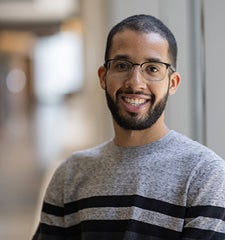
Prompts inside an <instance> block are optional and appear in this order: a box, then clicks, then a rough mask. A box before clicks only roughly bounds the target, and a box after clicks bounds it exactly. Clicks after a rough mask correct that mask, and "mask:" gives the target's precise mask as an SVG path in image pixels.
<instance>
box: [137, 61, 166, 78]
mask: <svg viewBox="0 0 225 240" xmlns="http://www.w3.org/2000/svg"><path fill="white" fill-rule="evenodd" d="M141 70H142V73H143V76H144V78H145V79H146V80H148V81H161V80H163V79H164V78H165V76H166V72H167V66H166V65H165V64H163V63H157V62H148V63H144V64H142V65H141Z"/></svg>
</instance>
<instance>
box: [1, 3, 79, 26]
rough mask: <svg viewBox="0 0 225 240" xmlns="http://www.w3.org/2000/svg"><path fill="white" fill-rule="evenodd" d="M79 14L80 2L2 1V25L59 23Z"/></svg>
mask: <svg viewBox="0 0 225 240" xmlns="http://www.w3.org/2000/svg"><path fill="white" fill-rule="evenodd" d="M78 12H79V0H0V24H9V25H10V24H17V25H19V24H24V23H30V24H32V23H43V22H45V23H46V22H59V21H62V20H64V19H66V18H68V17H70V16H74V15H75V14H77V13H78Z"/></svg>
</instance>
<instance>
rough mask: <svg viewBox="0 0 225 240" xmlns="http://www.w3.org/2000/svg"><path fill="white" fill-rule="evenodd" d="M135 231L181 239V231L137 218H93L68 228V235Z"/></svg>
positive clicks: (169, 238) (164, 237) (174, 239)
mask: <svg viewBox="0 0 225 240" xmlns="http://www.w3.org/2000/svg"><path fill="white" fill-rule="evenodd" d="M126 231H130V232H135V233H138V234H144V235H148V236H154V237H159V238H163V239H165V240H166V239H168V240H171V239H173V240H176V239H180V236H181V233H180V232H177V231H174V230H170V229H166V228H163V227H158V226H154V225H151V224H148V223H143V222H139V221H136V220H91V221H84V222H82V223H80V224H79V225H76V226H73V227H70V228H67V229H66V236H68V237H71V236H76V235H78V234H79V233H80V232H82V233H84V232H99V233H100V232H102V233H106V232H108V233H110V232H126Z"/></svg>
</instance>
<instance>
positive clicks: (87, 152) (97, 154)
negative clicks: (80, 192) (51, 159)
mask: <svg viewBox="0 0 225 240" xmlns="http://www.w3.org/2000/svg"><path fill="white" fill-rule="evenodd" d="M111 142H112V141H111V140H109V141H106V142H104V143H102V144H100V145H97V146H95V147H92V148H89V149H84V150H80V151H77V152H74V153H73V154H71V155H70V156H69V157H68V158H67V159H65V160H64V161H63V162H62V163H61V164H60V165H59V167H58V168H57V169H56V171H55V175H57V176H60V178H62V177H63V175H66V176H67V177H68V176H69V175H70V174H72V175H74V173H75V172H79V171H82V170H84V169H85V170H88V168H91V167H92V166H93V165H95V164H97V162H98V161H100V160H101V159H105V157H106V155H107V152H108V150H109V149H110V145H111Z"/></svg>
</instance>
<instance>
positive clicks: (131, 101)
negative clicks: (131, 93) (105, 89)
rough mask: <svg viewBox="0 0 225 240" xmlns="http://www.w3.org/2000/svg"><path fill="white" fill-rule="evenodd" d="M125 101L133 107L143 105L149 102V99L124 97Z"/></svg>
mask: <svg viewBox="0 0 225 240" xmlns="http://www.w3.org/2000/svg"><path fill="white" fill-rule="evenodd" d="M123 100H124V101H125V102H126V103H129V104H131V105H133V106H138V105H142V104H144V103H146V102H147V101H148V100H147V99H143V98H129V97H123Z"/></svg>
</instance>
